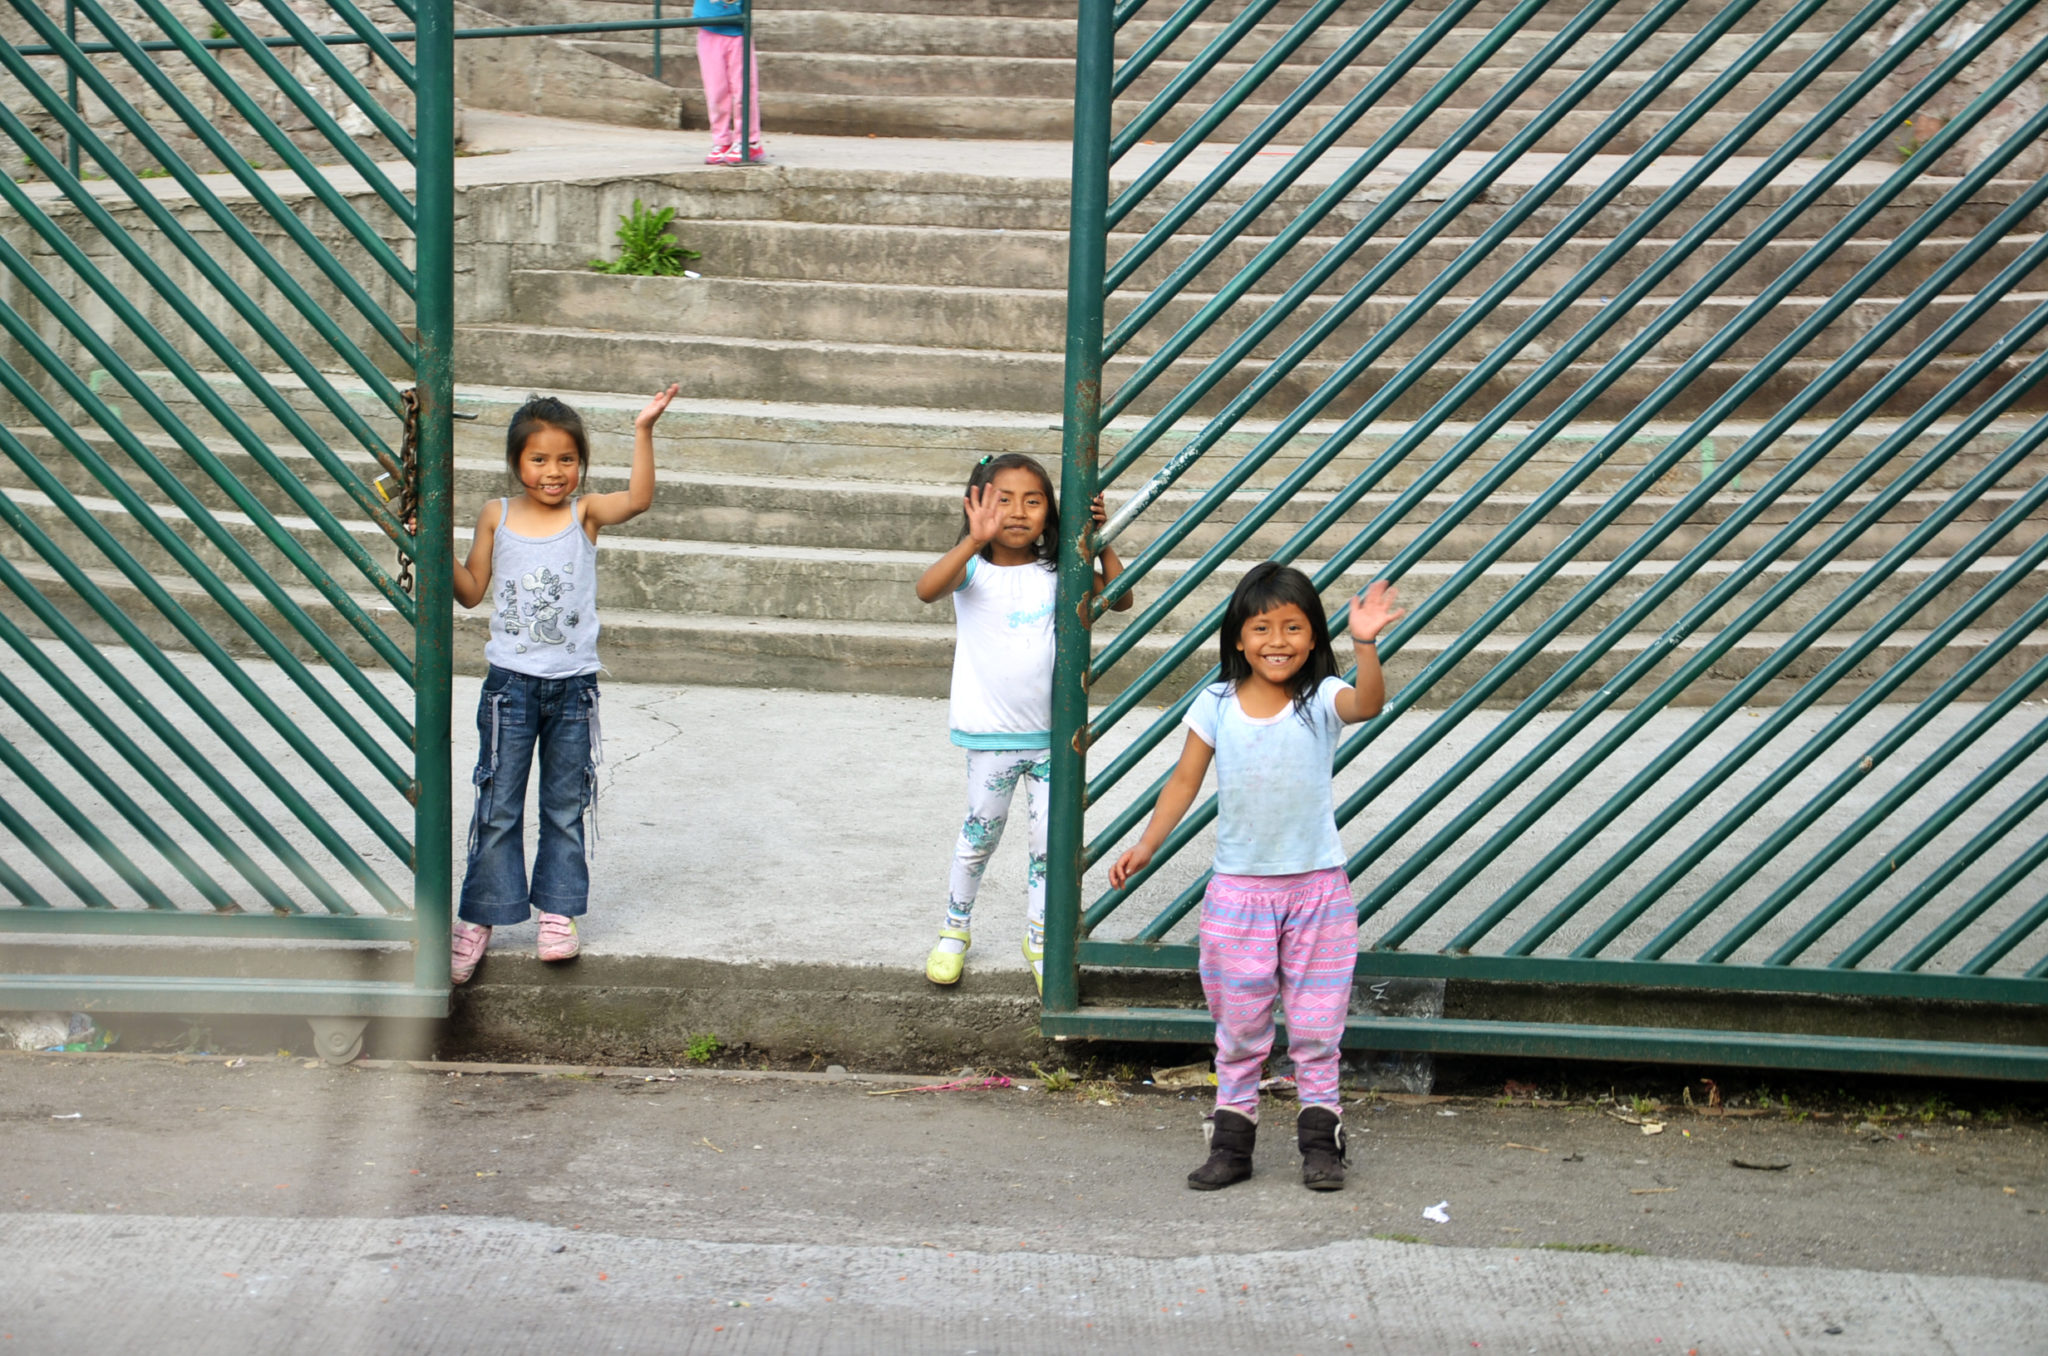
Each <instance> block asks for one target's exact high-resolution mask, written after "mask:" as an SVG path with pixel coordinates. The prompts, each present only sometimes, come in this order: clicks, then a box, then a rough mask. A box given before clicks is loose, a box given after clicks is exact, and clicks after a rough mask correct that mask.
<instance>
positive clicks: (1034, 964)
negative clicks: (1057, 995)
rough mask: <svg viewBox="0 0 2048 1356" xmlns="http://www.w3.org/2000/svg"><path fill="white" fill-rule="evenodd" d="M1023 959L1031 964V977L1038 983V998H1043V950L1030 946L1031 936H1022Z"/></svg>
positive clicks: (1028, 934)
mask: <svg viewBox="0 0 2048 1356" xmlns="http://www.w3.org/2000/svg"><path fill="white" fill-rule="evenodd" d="M1024 959H1025V960H1027V961H1029V962H1030V963H1031V977H1032V978H1033V979H1035V980H1037V981H1038V996H1039V997H1040V998H1043V997H1045V948H1044V947H1042V946H1039V947H1034V946H1032V945H1031V934H1030V933H1028V932H1027V933H1025V934H1024Z"/></svg>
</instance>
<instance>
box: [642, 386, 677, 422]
mask: <svg viewBox="0 0 2048 1356" xmlns="http://www.w3.org/2000/svg"><path fill="white" fill-rule="evenodd" d="M677 389H678V388H677V387H676V386H675V385H674V384H671V385H670V386H669V388H668V389H667V390H666V391H662V392H660V393H659V394H657V395H656V396H655V397H654V399H652V400H650V401H648V402H647V408H646V409H644V410H642V411H640V413H638V414H636V415H634V416H633V427H634V428H653V427H654V421H655V420H657V419H659V418H661V416H662V415H663V414H664V413H666V412H667V410H668V402H669V401H671V400H674V399H675V398H676V391H677Z"/></svg>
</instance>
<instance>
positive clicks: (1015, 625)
mask: <svg viewBox="0 0 2048 1356" xmlns="http://www.w3.org/2000/svg"><path fill="white" fill-rule="evenodd" d="M963 504H964V508H965V516H964V517H965V520H964V523H963V528H962V532H961V537H960V543H959V545H957V546H955V547H954V548H953V549H952V550H950V551H948V552H946V554H944V555H943V556H940V557H939V558H938V560H936V561H935V562H933V564H932V566H931V568H930V569H928V570H926V571H925V572H924V575H923V576H922V577H921V578H920V579H919V580H918V581H917V596H918V597H919V598H920V599H921V600H923V601H924V602H927V603H935V602H937V601H938V600H939V599H940V598H943V597H945V596H946V595H947V594H949V593H950V594H951V595H952V596H953V615H954V619H955V626H956V627H957V644H956V646H955V648H954V652H953V700H952V711H951V719H950V723H951V725H952V728H953V742H954V743H955V744H957V745H959V746H960V747H961V748H964V749H966V750H967V822H966V823H965V824H963V825H962V826H961V829H960V841H959V843H958V844H957V845H956V846H955V848H954V851H953V870H952V876H951V879H950V881H949V883H948V889H947V894H946V921H945V923H944V925H943V926H941V927H940V929H939V942H938V945H937V946H934V947H933V948H932V951H931V954H930V955H929V956H927V957H926V958H925V963H924V973H925V978H927V979H929V980H931V982H932V983H934V984H957V983H959V982H960V971H961V968H962V966H963V965H965V963H966V962H965V957H966V954H967V948H968V947H969V946H970V945H971V944H972V938H971V935H970V933H969V931H968V927H969V924H970V922H971V921H972V919H973V915H974V897H975V895H976V894H978V893H979V892H980V890H981V875H982V872H983V871H985V870H987V869H988V859H989V857H990V856H991V855H992V854H993V853H994V852H995V850H996V844H997V843H999V842H1001V841H1002V837H1003V826H1004V825H1005V824H1007V823H1008V822H1009V819H1010V802H1011V800H1012V799H1013V798H1014V797H1015V795H1016V794H1017V785H1018V783H1019V782H1025V783H1028V784H1029V786H1030V811H1029V813H1030V820H1031V861H1030V865H1029V866H1028V868H1027V869H1026V873H1025V896H1026V899H1025V908H1026V914H1025V923H1024V959H1025V960H1027V961H1029V962H1030V963H1031V973H1032V975H1033V976H1034V977H1035V978H1036V979H1037V981H1038V986H1039V988H1040V989H1041V990H1043V989H1044V987H1045V837H1046V810H1047V806H1046V788H1047V783H1048V780H1049V778H1050V776H1051V770H1050V762H1051V758H1052V652H1053V632H1052V613H1053V601H1054V594H1055V593H1056V591H1057V590H1056V585H1057V583H1058V576H1057V574H1056V573H1055V570H1056V569H1057V563H1058V556H1059V540H1060V513H1059V507H1058V506H1057V505H1056V504H1055V503H1054V502H1053V493H1052V477H1050V476H1048V475H1047V474H1046V473H1045V468H1044V467H1043V466H1040V465H1039V464H1038V462H1037V461H1035V460H1034V459H1032V458H1030V457H1027V456H1024V455H1023V454H1022V453H1017V452H1011V453H1006V454H1004V455H1003V456H1000V457H983V458H982V459H981V461H980V462H979V463H978V464H977V465H976V466H975V468H974V471H973V473H972V474H971V475H969V476H968V477H967V496H966V499H965V500H964V501H963ZM1092 509H1093V512H1094V515H1095V521H1096V522H1097V523H1098V524H1099V523H1101V522H1102V521H1103V510H1102V500H1101V498H1100V497H1099V496H1098V497H1097V499H1096V501H1095V503H1094V504H1093V505H1092ZM1122 570H1123V565H1122V563H1121V562H1120V561H1118V560H1117V558H1116V552H1114V551H1112V550H1110V549H1109V548H1108V547H1104V548H1103V550H1102V568H1101V569H1100V570H1099V571H1098V572H1097V573H1096V577H1095V578H1096V587H1098V588H1100V587H1101V586H1102V585H1104V584H1106V583H1108V582H1109V581H1110V580H1112V579H1114V578H1116V577H1117V575H1118V574H1119V573H1121V572H1122ZM1130 605H1131V598H1130V595H1129V594H1125V595H1124V596H1123V597H1122V598H1120V599H1118V600H1117V603H1116V609H1117V610H1118V611H1122V610H1123V609H1125V608H1128V607H1129V606H1130Z"/></svg>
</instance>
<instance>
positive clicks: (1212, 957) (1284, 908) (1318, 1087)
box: [1201, 867, 1358, 1120]
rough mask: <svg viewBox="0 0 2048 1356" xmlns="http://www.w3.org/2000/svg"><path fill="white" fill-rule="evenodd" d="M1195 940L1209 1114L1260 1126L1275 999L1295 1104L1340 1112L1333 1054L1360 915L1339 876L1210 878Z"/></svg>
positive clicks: (1331, 872) (1332, 871) (1347, 999)
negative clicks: (1211, 1103)
mask: <svg viewBox="0 0 2048 1356" xmlns="http://www.w3.org/2000/svg"><path fill="white" fill-rule="evenodd" d="M1201 936H1202V960H1201V969H1202V991H1203V992H1204V993H1205V994H1207V995H1208V997H1209V1015H1210V1016H1212V1017H1214V1018H1215V1019H1216V1105H1217V1106H1219V1107H1228V1108H1229V1109H1230V1110H1232V1111H1235V1112H1238V1113H1240V1114H1242V1115H1245V1116H1249V1117H1251V1118H1252V1119H1253V1120H1257V1119H1258V1115H1259V1070H1260V1068H1261V1066H1263V1065H1264V1064H1265V1062H1266V1056H1267V1054H1269V1053H1270V1052H1271V1051H1272V1049H1273V1000H1274V998H1275V997H1278V998H1279V999H1280V1001H1281V1003H1283V1004H1284V1005H1285V1007H1286V1011H1287V1053H1288V1054H1289V1055H1290V1056H1292V1058H1293V1060H1294V1081H1295V1087H1296V1089H1297V1091H1298V1092H1299V1094H1300V1096H1301V1104H1302V1105H1303V1106H1322V1107H1328V1108H1329V1109H1330V1110H1332V1111H1335V1110H1337V1109H1338V1101H1337V1046H1338V1042H1339V1040H1340V1039H1341V1038H1342V1037H1343V1035H1344V1018H1345V1015H1346V1013H1347V1012H1348V1011H1349V1009H1350V1007H1351V972H1352V970H1353V968H1354V967H1355V966H1356V965H1357V963H1358V915H1357V913H1356V912H1355V911H1354V910H1353V907H1352V904H1351V882H1350V881H1349V880H1348V879H1347V878H1346V877H1345V875H1344V870H1343V868H1342V867H1331V868H1329V869H1327V870H1324V871H1308V872H1304V873H1302V874H1301V875H1298V876H1214V877H1211V878H1210V881H1209V892H1208V894H1207V895H1205V896H1204V897H1203V899H1202V931H1201Z"/></svg>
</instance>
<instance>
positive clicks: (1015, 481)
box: [988, 466, 1049, 563]
mask: <svg viewBox="0 0 2048 1356" xmlns="http://www.w3.org/2000/svg"><path fill="white" fill-rule="evenodd" d="M988 483H989V488H991V489H993V490H994V491H995V492H996V502H997V503H999V504H1000V505H1001V506H1002V510H1003V525H1002V527H1001V529H1000V530H998V531H997V533H996V536H995V540H994V541H992V542H991V543H989V544H990V545H991V546H994V547H995V548H996V550H997V552H999V553H1000V555H1001V556H1002V557H1004V560H1003V561H1002V562H999V563H1026V562H1029V561H1032V560H1036V559H1037V558H1038V548H1037V542H1038V539H1039V538H1040V537H1042V536H1044V535H1045V515H1046V509H1047V506H1048V504H1049V500H1048V498H1047V496H1046V493H1045V483H1044V482H1043V481H1041V480H1040V479H1039V478H1038V477H1037V476H1036V475H1034V474H1032V473H1031V472H1030V471H1027V470H1025V469H1024V468H1023V467H1021V466H1010V467H1005V468H1004V469H1003V470H1000V471H998V472H996V473H995V475H994V476H992V477H990V479H989V482H988Z"/></svg>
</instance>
